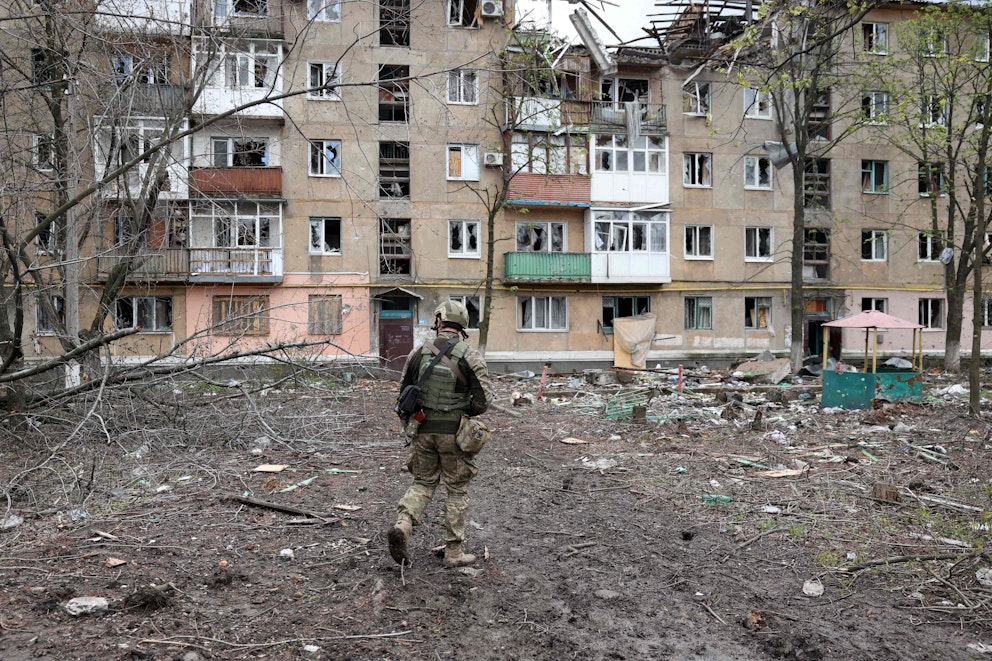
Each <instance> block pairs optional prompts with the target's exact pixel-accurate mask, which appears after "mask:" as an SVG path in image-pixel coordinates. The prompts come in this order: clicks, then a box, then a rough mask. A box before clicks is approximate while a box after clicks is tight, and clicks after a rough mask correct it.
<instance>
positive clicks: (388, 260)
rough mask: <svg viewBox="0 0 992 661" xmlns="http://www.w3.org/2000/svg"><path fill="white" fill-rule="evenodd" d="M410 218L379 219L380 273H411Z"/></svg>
mask: <svg viewBox="0 0 992 661" xmlns="http://www.w3.org/2000/svg"><path fill="white" fill-rule="evenodd" d="M412 253H413V248H412V247H411V233H410V219H409V218H380V219H379V275H410V256H411V255H412Z"/></svg>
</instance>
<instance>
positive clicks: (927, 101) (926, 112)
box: [920, 94, 947, 126]
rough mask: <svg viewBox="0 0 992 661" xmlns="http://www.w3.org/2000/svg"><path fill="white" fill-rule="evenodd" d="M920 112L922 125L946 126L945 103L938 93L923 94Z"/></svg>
mask: <svg viewBox="0 0 992 661" xmlns="http://www.w3.org/2000/svg"><path fill="white" fill-rule="evenodd" d="M920 114H921V116H922V119H921V121H922V123H923V126H946V125H947V103H946V102H945V100H944V97H942V96H941V95H939V94H924V95H923V100H922V102H921V110H920Z"/></svg>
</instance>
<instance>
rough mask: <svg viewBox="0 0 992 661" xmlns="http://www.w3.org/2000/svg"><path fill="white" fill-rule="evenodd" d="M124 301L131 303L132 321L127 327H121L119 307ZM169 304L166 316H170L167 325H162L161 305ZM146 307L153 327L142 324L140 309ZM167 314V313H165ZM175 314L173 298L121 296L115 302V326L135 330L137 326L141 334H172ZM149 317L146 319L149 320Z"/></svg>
mask: <svg viewBox="0 0 992 661" xmlns="http://www.w3.org/2000/svg"><path fill="white" fill-rule="evenodd" d="M122 300H130V301H131V319H130V321H129V322H128V325H127V326H120V325H119V323H118V322H120V320H121V319H120V310H119V308H118V305H120V302H121V301H122ZM160 302H162V303H166V302H167V304H168V310H167V312H166V314H167V315H168V320H167V323H162V322H161V321H160V320H159V319H158V316H159V303H160ZM142 306H144V309H145V310H146V312H148V314H149V315H150V319H151V326H149V325H147V324H143V323H141V322H142V321H143V319H142V315H141V314H140V308H141V307H142ZM164 312H165V311H164ZM174 314H175V301H174V300H173V298H172V296H119V297H118V298H117V299H116V300H115V301H114V324H115V325H117V326H118V327H119V328H133V327H135V326H140V327H141V330H139V331H138V332H139V333H171V332H172V330H173V323H174V316H173V315H174ZM147 318H148V317H146V319H147Z"/></svg>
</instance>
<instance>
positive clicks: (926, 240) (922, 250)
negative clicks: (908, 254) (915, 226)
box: [916, 231, 947, 262]
mask: <svg viewBox="0 0 992 661" xmlns="http://www.w3.org/2000/svg"><path fill="white" fill-rule="evenodd" d="M946 238H947V237H946V236H945V235H944V234H943V233H941V234H937V235H934V234H933V233H932V232H929V231H928V232H920V233H919V234H918V235H917V246H918V249H917V254H916V256H917V259H918V260H919V261H921V262H936V261H939V260H940V252H941V251H942V250H943V249H944V243H945V241H946Z"/></svg>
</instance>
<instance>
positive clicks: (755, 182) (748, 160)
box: [744, 156, 772, 190]
mask: <svg viewBox="0 0 992 661" xmlns="http://www.w3.org/2000/svg"><path fill="white" fill-rule="evenodd" d="M744 187H745V188H756V189H760V190H771V189H772V161H771V159H770V158H768V157H767V156H745V157H744Z"/></svg>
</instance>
